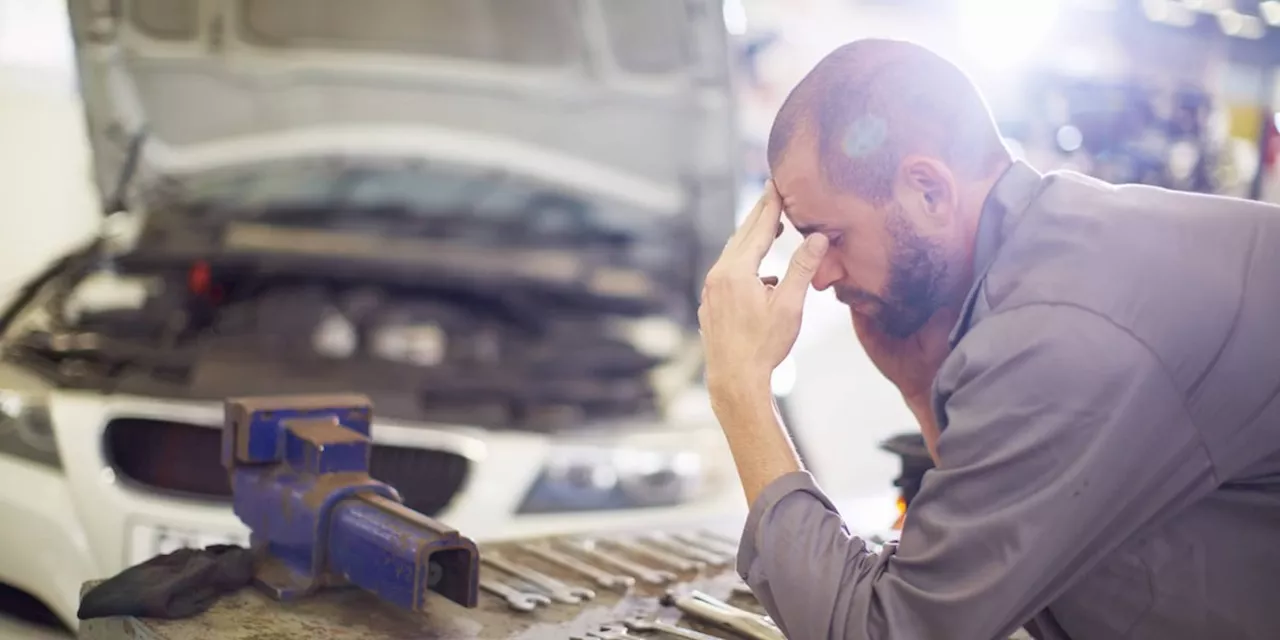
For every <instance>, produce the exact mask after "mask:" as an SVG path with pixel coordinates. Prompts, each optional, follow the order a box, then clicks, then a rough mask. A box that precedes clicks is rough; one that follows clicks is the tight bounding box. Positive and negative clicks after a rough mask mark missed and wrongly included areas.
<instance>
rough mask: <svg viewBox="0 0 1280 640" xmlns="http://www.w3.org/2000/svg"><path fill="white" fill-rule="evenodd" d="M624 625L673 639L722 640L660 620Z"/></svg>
mask: <svg viewBox="0 0 1280 640" xmlns="http://www.w3.org/2000/svg"><path fill="white" fill-rule="evenodd" d="M625 624H626V625H627V628H628V629H635V630H636V631H657V632H658V633H662V634H665V635H669V636H671V637H673V638H681V639H682V640H723V638H717V637H716V636H713V635H711V634H709V633H703V632H701V631H694V630H693V629H686V628H684V627H677V626H676V625H674V624H671V623H669V622H663V621H661V620H638V619H637V620H627V621H626V623H625Z"/></svg>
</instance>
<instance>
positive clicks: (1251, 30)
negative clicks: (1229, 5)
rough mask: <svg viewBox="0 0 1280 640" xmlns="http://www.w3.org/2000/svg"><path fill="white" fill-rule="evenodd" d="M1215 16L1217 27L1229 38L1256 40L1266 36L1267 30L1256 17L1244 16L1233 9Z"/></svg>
mask: <svg viewBox="0 0 1280 640" xmlns="http://www.w3.org/2000/svg"><path fill="white" fill-rule="evenodd" d="M1216 15H1217V18H1218V26H1219V27H1221V28H1222V32H1223V33H1225V34H1227V35H1229V36H1234V37H1237V38H1247V39H1249V40H1257V39H1259V38H1261V37H1262V36H1264V35H1266V32H1267V28H1266V27H1265V26H1263V24H1262V20H1260V19H1259V18H1258V17H1257V16H1250V15H1245V14H1243V13H1240V12H1239V11H1235V10H1233V9H1225V10H1223V11H1219V12H1218V13H1217V14H1216Z"/></svg>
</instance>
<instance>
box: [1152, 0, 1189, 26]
mask: <svg viewBox="0 0 1280 640" xmlns="http://www.w3.org/2000/svg"><path fill="white" fill-rule="evenodd" d="M1142 12H1143V13H1145V14H1146V16H1147V19H1148V20H1150V21H1152V22H1159V23H1161V24H1167V25H1169V26H1171V27H1190V26H1191V25H1193V24H1195V23H1196V14H1195V12H1193V11H1192V10H1191V9H1189V8H1187V5H1185V4H1183V3H1181V2H1175V1H1174V0H1142Z"/></svg>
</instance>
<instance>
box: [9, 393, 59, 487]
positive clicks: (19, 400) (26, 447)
mask: <svg viewBox="0 0 1280 640" xmlns="http://www.w3.org/2000/svg"><path fill="white" fill-rule="evenodd" d="M0 455H8V456H15V457H18V458H22V459H24V460H28V461H31V462H35V463H38V464H42V465H45V466H49V467H54V468H61V467H62V459H61V458H59V457H58V443H57V441H56V440H55V439H54V434H53V421H52V420H51V419H50V417H49V408H48V406H47V405H46V404H45V402H44V400H43V399H41V398H38V397H34V398H33V397H31V396H25V395H21V394H17V393H13V392H11V391H0Z"/></svg>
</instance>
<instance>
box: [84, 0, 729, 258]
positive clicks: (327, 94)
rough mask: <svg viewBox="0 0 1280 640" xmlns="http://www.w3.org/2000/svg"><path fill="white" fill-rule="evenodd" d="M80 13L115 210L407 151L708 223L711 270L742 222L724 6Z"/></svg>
mask: <svg viewBox="0 0 1280 640" xmlns="http://www.w3.org/2000/svg"><path fill="white" fill-rule="evenodd" d="M69 6H70V9H71V15H72V23H73V27H74V35H75V42H76V48H77V56H78V62H79V67H80V78H81V87H82V93H83V97H84V103H85V110H86V118H87V122H88V130H89V132H90V137H91V143H92V148H93V154H94V167H95V179H96V182H97V185H98V188H99V190H100V192H101V195H102V198H103V203H104V206H105V207H106V208H107V209H108V212H109V211H111V210H116V209H120V208H131V209H139V208H142V209H146V208H148V207H147V205H148V202H149V198H150V197H151V195H150V194H154V193H156V192H163V191H164V190H165V186H166V185H169V186H172V185H175V184H177V185H181V184H182V181H183V180H184V179H187V178H188V177H190V176H199V175H201V174H206V173H208V172H211V171H225V170H226V169H227V168H228V167H231V168H234V167H237V166H253V165H255V164H256V163H261V162H273V163H276V162H279V161H282V160H283V161H285V162H288V161H290V160H291V159H294V158H297V159H304V160H312V161H313V160H315V159H317V158H326V159H327V158H336V159H338V160H341V161H345V162H348V163H349V162H359V161H361V160H362V159H364V158H370V159H375V158H376V159H379V160H385V159H386V158H388V157H390V158H397V159H410V160H413V159H421V160H423V161H426V162H442V163H447V164H455V165H459V166H464V167H468V168H471V169H475V170H489V169H492V170H495V171H501V172H504V173H506V174H515V175H520V176H526V177H528V178H529V179H532V180H535V181H537V182H538V183H540V184H545V185H550V188H552V189H555V190H559V191H561V192H563V193H566V194H580V195H584V196H588V197H599V198H604V199H606V200H616V201H619V202H622V203H624V204H625V205H627V206H628V207H638V208H641V209H644V210H647V211H652V212H653V213H654V214H655V215H669V216H689V217H690V218H691V219H692V220H693V222H694V224H695V225H696V227H697V229H698V235H699V238H700V240H701V241H702V243H703V245H704V247H705V248H706V251H704V253H706V254H707V255H706V256H705V257H704V258H703V263H704V264H703V266H704V267H705V266H706V262H707V261H708V260H709V259H711V258H713V257H714V254H715V252H716V251H718V249H719V248H720V247H721V246H722V245H723V240H724V238H725V237H726V236H727V234H728V233H730V232H731V230H732V226H733V216H734V211H735V207H734V204H735V203H734V200H735V194H736V179H737V175H736V166H737V164H738V159H739V154H738V152H737V149H736V145H737V142H736V138H737V136H736V123H735V118H734V116H733V98H732V90H731V86H730V79H729V70H728V54H727V48H726V37H725V33H724V23H723V14H722V9H721V3H720V2H719V1H718V0H645V1H644V2H634V1H630V0H360V1H359V2H355V1H353V0H69ZM151 213H153V214H157V215H159V214H162V213H165V214H167V213H168V212H161V211H152V212H151Z"/></svg>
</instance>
